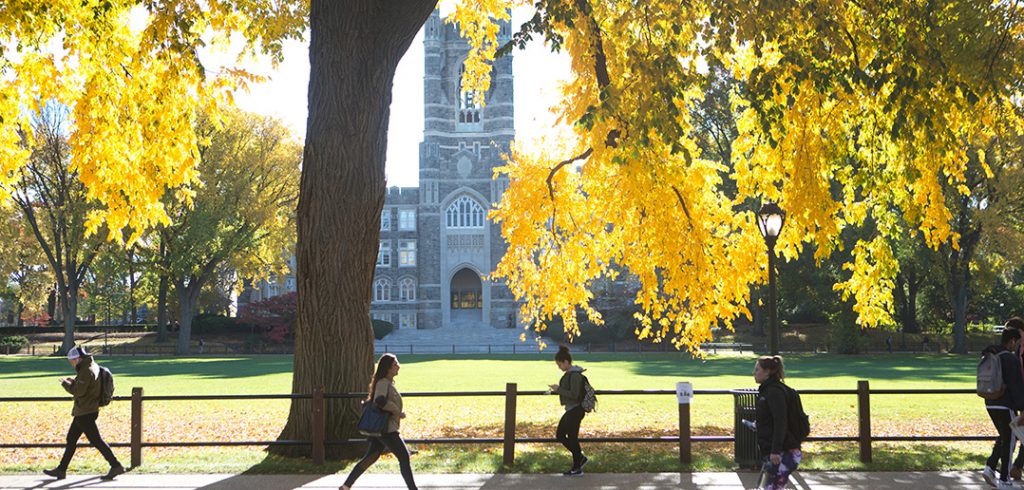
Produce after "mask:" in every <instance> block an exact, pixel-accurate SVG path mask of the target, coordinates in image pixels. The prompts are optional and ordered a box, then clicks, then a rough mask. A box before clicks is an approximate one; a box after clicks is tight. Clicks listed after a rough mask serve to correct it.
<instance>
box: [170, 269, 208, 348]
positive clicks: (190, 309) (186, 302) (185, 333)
mask: <svg viewBox="0 0 1024 490" xmlns="http://www.w3.org/2000/svg"><path fill="white" fill-rule="evenodd" d="M174 289H175V291H176V292H177V293H178V312H179V314H178V321H179V322H180V323H181V327H180V328H179V329H178V348H177V349H176V350H175V352H176V353H177V354H178V355H179V356H185V355H188V354H189V352H190V347H189V344H190V343H191V342H192V317H194V316H195V311H196V302H197V301H198V300H199V292H200V291H201V290H202V283H201V282H199V281H197V280H195V279H192V280H190V281H189V283H188V285H187V286H186V285H185V284H184V282H179V283H177V284H175V287H174Z"/></svg>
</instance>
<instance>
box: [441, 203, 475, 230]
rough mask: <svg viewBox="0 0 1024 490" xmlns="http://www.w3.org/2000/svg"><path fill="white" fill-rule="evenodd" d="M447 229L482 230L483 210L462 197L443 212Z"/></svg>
mask: <svg viewBox="0 0 1024 490" xmlns="http://www.w3.org/2000/svg"><path fill="white" fill-rule="evenodd" d="M445 223H446V224H447V225H448V228H483V227H484V208H483V207H482V206H480V203H478V202H476V201H475V200H474V199H472V198H470V197H468V196H462V197H460V198H458V199H456V200H455V201H454V202H452V203H451V204H449V205H448V210H447V211H446V212H445Z"/></svg>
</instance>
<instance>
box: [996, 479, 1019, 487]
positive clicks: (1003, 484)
mask: <svg viewBox="0 0 1024 490" xmlns="http://www.w3.org/2000/svg"><path fill="white" fill-rule="evenodd" d="M996 488H1017V487H1015V486H1014V485H1013V482H1012V481H1001V480H1000V481H999V485H998V486H997V487H996Z"/></svg>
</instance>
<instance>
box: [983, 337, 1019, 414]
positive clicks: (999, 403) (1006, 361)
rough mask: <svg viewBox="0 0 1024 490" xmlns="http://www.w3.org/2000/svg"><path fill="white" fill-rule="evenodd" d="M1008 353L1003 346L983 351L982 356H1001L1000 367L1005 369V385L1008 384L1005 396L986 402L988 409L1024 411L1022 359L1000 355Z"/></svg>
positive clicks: (995, 346) (987, 348) (992, 346)
mask: <svg viewBox="0 0 1024 490" xmlns="http://www.w3.org/2000/svg"><path fill="white" fill-rule="evenodd" d="M1000 352H1007V349H1006V347H1004V346H1002V345H990V346H988V347H986V348H985V350H983V351H981V353H982V355H985V354H989V353H992V354H996V355H998V356H999V364H1000V367H1002V368H1003V383H1005V384H1006V391H1004V392H1003V396H1002V397H1000V398H998V399H995V400H985V406H986V407H1006V408H1009V409H1011V410H1021V409H1024V378H1022V377H1021V370H1020V358H1019V357H1017V356H1016V354H1014V353H1011V354H1014V355H1009V356H1008V355H1005V354H1002V355H1001V354H999V353H1000Z"/></svg>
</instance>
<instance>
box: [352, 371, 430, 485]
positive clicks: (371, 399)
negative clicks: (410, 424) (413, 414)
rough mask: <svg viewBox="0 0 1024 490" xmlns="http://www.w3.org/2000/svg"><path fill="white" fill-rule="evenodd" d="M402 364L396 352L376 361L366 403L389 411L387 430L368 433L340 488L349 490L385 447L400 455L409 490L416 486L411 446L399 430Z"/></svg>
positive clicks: (404, 477) (400, 466) (403, 413)
mask: <svg viewBox="0 0 1024 490" xmlns="http://www.w3.org/2000/svg"><path fill="white" fill-rule="evenodd" d="M400 367H401V365H400V364H399V363H398V357H396V356H395V355H394V354H383V355H381V356H380V360H378V361H377V370H376V371H375V372H374V373H373V378H372V379H371V380H370V389H369V392H368V394H367V397H366V401H365V403H375V404H376V405H377V406H378V407H379V408H380V409H381V410H383V411H385V412H388V414H389V416H388V425H387V427H386V428H385V431H384V433H382V434H381V435H380V436H379V437H374V436H369V437H367V439H368V440H369V441H370V446H369V447H368V448H366V454H365V455H364V456H363V459H361V460H360V461H359V462H358V463H356V465H355V466H354V467H352V471H351V472H350V473H349V474H348V478H346V479H345V484H344V485H342V486H340V487H338V488H339V489H340V490H349V489H350V488H352V485H354V484H355V482H356V479H358V478H359V476H360V475H362V474H363V472H364V471H366V470H367V468H369V467H370V466H371V465H373V463H375V462H377V458H380V455H381V453H383V452H384V450H385V448H386V449H387V450H388V451H391V453H392V454H394V455H395V458H398V467H399V469H400V470H401V472H402V478H403V479H404V480H405V486H406V487H408V488H409V489H410V490H416V482H415V481H414V479H413V476H412V463H411V462H410V461H409V448H408V447H406V445H405V441H404V440H402V436H401V435H400V434H399V433H398V429H399V428H400V427H401V420H402V419H404V418H405V412H403V411H402V395H401V394H400V393H399V392H398V389H397V388H395V376H398V370H399V369H400Z"/></svg>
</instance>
